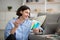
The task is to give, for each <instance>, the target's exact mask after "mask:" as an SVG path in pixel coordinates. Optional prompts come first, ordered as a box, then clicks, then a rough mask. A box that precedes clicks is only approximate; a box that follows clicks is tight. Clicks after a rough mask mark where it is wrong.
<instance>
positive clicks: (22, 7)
mask: <svg viewBox="0 0 60 40" xmlns="http://www.w3.org/2000/svg"><path fill="white" fill-rule="evenodd" d="M27 9H29V10H30V8H29V7H28V6H26V5H22V6H21V7H19V8H18V10H17V12H16V15H17V16H19V17H20V16H22V14H21V13H20V11H24V10H27ZM29 15H30V14H29Z"/></svg>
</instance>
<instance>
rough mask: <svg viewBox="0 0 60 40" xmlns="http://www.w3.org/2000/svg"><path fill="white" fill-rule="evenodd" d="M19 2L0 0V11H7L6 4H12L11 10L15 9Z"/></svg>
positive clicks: (15, 0)
mask: <svg viewBox="0 0 60 40" xmlns="http://www.w3.org/2000/svg"><path fill="white" fill-rule="evenodd" d="M21 3H22V2H21V0H0V11H7V10H8V9H7V6H12V7H13V8H12V11H16V10H17V8H18V7H19V6H20V5H21Z"/></svg>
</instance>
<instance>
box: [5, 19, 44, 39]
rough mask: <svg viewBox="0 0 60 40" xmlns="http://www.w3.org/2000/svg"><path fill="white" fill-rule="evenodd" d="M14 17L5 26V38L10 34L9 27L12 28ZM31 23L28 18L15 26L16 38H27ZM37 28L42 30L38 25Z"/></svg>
mask: <svg viewBox="0 0 60 40" xmlns="http://www.w3.org/2000/svg"><path fill="white" fill-rule="evenodd" d="M16 19H17V18H16ZM16 19H12V20H10V21H9V22H8V24H7V26H6V28H5V33H4V37H5V39H6V38H7V37H8V36H9V35H10V31H11V29H12V28H14V24H13V23H14V22H15V21H16ZM31 24H32V21H31V20H29V19H26V20H25V21H24V22H23V23H22V24H20V25H19V27H18V28H17V30H16V32H15V33H16V35H15V36H16V40H28V35H29V33H30V30H31ZM38 28H39V29H41V30H43V29H42V28H41V27H38Z"/></svg>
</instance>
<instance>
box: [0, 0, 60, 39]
mask: <svg viewBox="0 0 60 40" xmlns="http://www.w3.org/2000/svg"><path fill="white" fill-rule="evenodd" d="M21 5H27V6H29V7H30V8H31V13H30V17H31V19H35V20H37V19H38V21H40V23H41V27H42V28H43V29H44V34H48V33H46V32H47V30H48V28H49V27H55V29H56V27H60V0H0V40H4V30H5V27H6V24H7V23H8V21H9V20H11V19H12V18H16V17H17V16H16V10H17V9H18V8H19V7H20V6H21ZM49 34H50V32H49Z"/></svg>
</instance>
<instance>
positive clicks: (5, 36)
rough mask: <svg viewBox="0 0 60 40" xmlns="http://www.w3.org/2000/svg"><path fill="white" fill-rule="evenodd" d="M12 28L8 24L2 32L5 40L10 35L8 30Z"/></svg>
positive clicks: (9, 23)
mask: <svg viewBox="0 0 60 40" xmlns="http://www.w3.org/2000/svg"><path fill="white" fill-rule="evenodd" d="M12 28H13V26H12V24H11V22H8V24H7V25H6V28H5V32H4V38H5V39H6V38H7V37H8V36H9V35H10V30H11V29H12Z"/></svg>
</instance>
